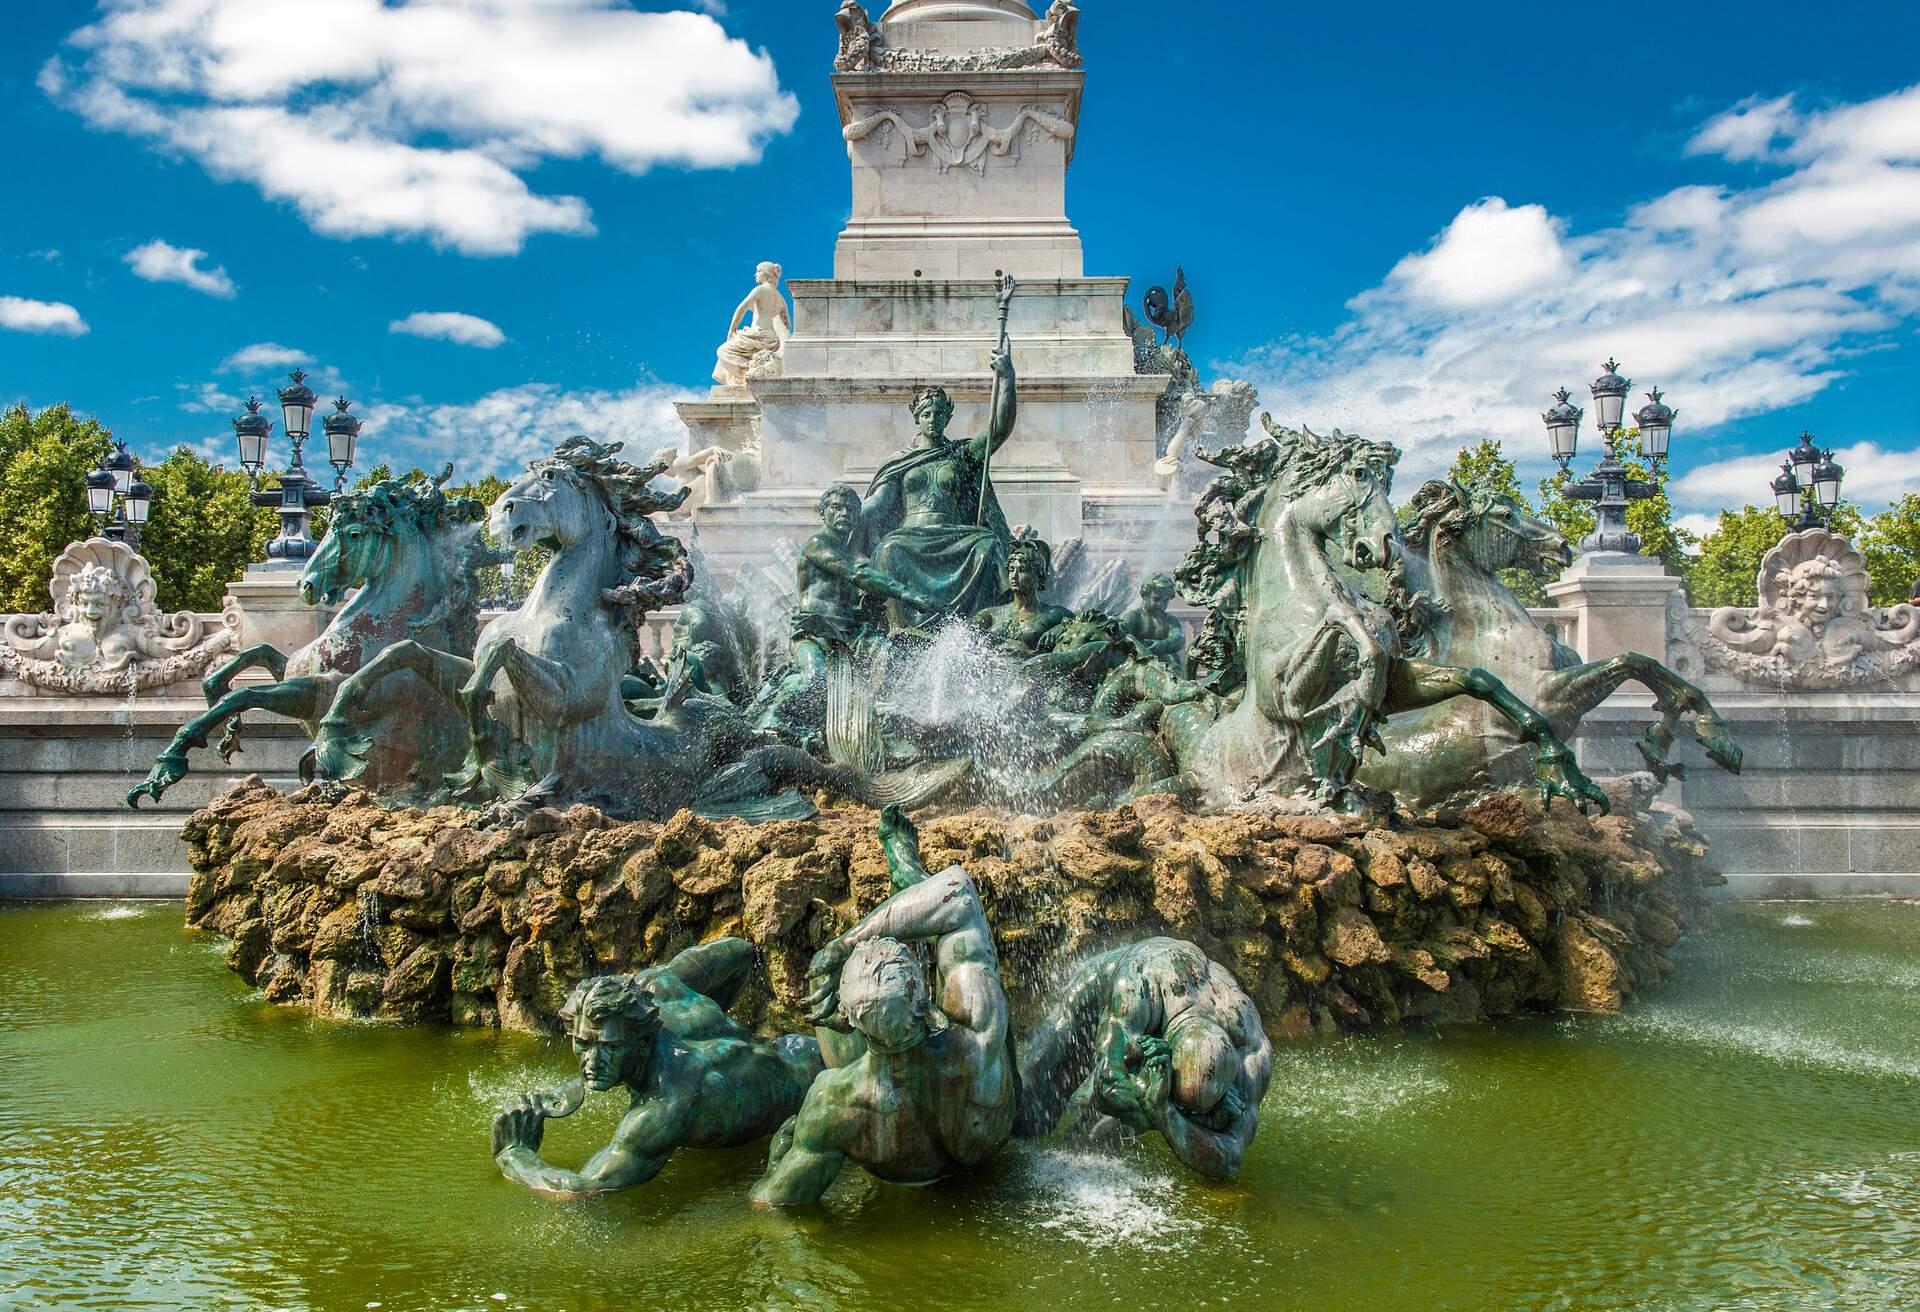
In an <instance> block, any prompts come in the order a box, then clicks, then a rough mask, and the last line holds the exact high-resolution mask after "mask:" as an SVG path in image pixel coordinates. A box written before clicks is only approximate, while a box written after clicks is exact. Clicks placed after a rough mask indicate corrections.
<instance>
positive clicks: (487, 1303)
mask: <svg viewBox="0 0 1920 1312" xmlns="http://www.w3.org/2000/svg"><path fill="white" fill-rule="evenodd" d="M1717 914H1718V923H1717V925H1716V926H1715V928H1714V930H1713V931H1712V932H1711V933H1710V934H1709V935H1706V936H1703V937H1702V938H1701V939H1699V940H1698V941H1697V942H1695V943H1693V944H1692V945H1690V946H1689V947H1688V948H1687V949H1686V950H1685V951H1684V953H1683V957H1682V970H1681V974H1680V976H1679V978H1678V979H1677V980H1676V982H1675V983H1674V984H1672V985H1671V986H1669V987H1668V988H1667V989H1665V990H1663V991H1662V992H1661V993H1660V994H1659V996H1657V997H1656V998H1653V999H1651V1000H1649V1001H1648V1002H1646V1003H1643V1004H1641V1005H1638V1006H1636V1007H1635V1008H1634V1009H1633V1010H1632V1011H1631V1012H1630V1013H1629V1014H1627V1015H1625V1016H1621V1017H1615V1018H1595V1017H1565V1018H1541V1019H1537V1020H1529V1021H1524V1022H1519V1023H1513V1024H1505V1025H1500V1026H1497V1027H1488V1028H1476V1029H1458V1030H1449V1031H1442V1032H1428V1033H1403V1034H1392V1035H1385V1036H1380V1037H1369V1038H1356V1039H1342V1040H1337V1041H1330V1042H1313V1043H1309V1044H1305V1045H1301V1046H1297V1047H1293V1048H1290V1049H1283V1050H1282V1051H1281V1052H1280V1054H1279V1056H1278V1060H1277V1062H1276V1069H1275V1072H1274V1083H1273V1088H1272V1091H1271V1092H1270V1093H1269V1094H1268V1097H1267V1100H1266V1103H1265V1106H1264V1107H1263V1109H1262V1120H1261V1125H1260V1137H1259V1139H1258V1141H1257V1142H1256V1143H1255V1145H1254V1148H1253V1151H1252V1153H1251V1155H1250V1156H1249V1158H1248V1160H1247V1164H1246V1169H1245V1170H1244V1171H1243V1173H1242V1174H1241V1176H1240V1178H1239V1179H1238V1180H1236V1181H1234V1182H1233V1183H1232V1184H1230V1185H1226V1186H1213V1185H1207V1184H1203V1183H1201V1182H1198V1181H1196V1180H1193V1179H1191V1178H1189V1177H1187V1176H1185V1175H1182V1174H1181V1173H1180V1172H1179V1171H1178V1170H1177V1169H1175V1167H1174V1165H1173V1163H1172V1160H1171V1158H1169V1157H1168V1156H1167V1154H1166V1153H1165V1151H1164V1149H1163V1148H1161V1147H1160V1146H1159V1145H1158V1144H1154V1145H1153V1146H1152V1147H1151V1148H1147V1149H1141V1150H1137V1151H1131V1152H1126V1153H1122V1154H1119V1155H1099V1154H1093V1153H1088V1152H1082V1151H1076V1150H1072V1149H1069V1148H1065V1147H1061V1146H1054V1145H1046V1144H1038V1145H1033V1144H1028V1145H1015V1146H1014V1147H1011V1148H1009V1149H1008V1150H1007V1151H1006V1152H1004V1153H1003V1154H1002V1155H1001V1157H1000V1158H999V1159H998V1162H997V1164H996V1166H995V1168H994V1169H993V1170H991V1171H989V1172H987V1173H986V1174H985V1175H984V1176H982V1177H980V1178H977V1179H973V1180H969V1181H965V1182H961V1183H956V1184H952V1185H949V1186H936V1187H933V1188H928V1189H918V1190H911V1189H899V1188H892V1187H888V1186H883V1185H878V1184H876V1183H874V1182H873V1181H871V1180H870V1179H868V1178H867V1177H865V1176H864V1175H862V1174H861V1173H860V1172H859V1171H857V1170H853V1169H849V1171H848V1172H847V1173H846V1175H845V1176H844V1177H843V1179H842V1180H841V1181H840V1182H839V1183H838V1184H837V1185H836V1186H835V1187H834V1189H833V1191H832V1193H831V1194H830V1195H829V1196H828V1200H827V1203H826V1205H825V1206H824V1207H822V1208H820V1209H817V1210H815V1211H813V1212H811V1213H809V1214H805V1215H769V1214H765V1213H759V1212H754V1211H752V1210H750V1209H749V1208H748V1207H747V1206H746V1194H747V1190H748V1188H749V1187H750V1186H751V1184H752V1182H753V1180H754V1179H755V1177H756V1176H757V1174H758V1171H759V1167H760V1153H759V1152H757V1151H754V1150H741V1151H739V1152H728V1153H718V1154H714V1153H707V1154H699V1153H689V1154H682V1155H681V1156H680V1157H678V1158H676V1159H675V1160H674V1161H673V1162H672V1163H671V1164H670V1165H669V1166H668V1167H667V1169H666V1171H665V1172H664V1173H663V1174H662V1175H661V1177H660V1178H659V1179H658V1180H656V1181H655V1182H654V1183H653V1184H651V1185H648V1186H646V1187H644V1188H642V1189H639V1190H636V1191H633V1192H631V1193H628V1194H625V1195H620V1196H617V1197H614V1198H609V1199H600V1200H574V1201H556V1200H552V1199H546V1198H540V1197H535V1196H533V1195H530V1194H528V1193H525V1192H523V1191H522V1190H520V1189H518V1188H517V1187H515V1186H513V1185H510V1184H508V1183H507V1182H506V1181H504V1180H502V1179H501V1178H500V1177H499V1176H498V1175H497V1174H496V1172H495V1171H494V1168H493V1165H492V1163H491V1161H490V1160H489V1159H488V1156H487V1127H488V1119H489V1114H490V1108H491V1105H492V1104H493V1102H494V1101H495V1100H496V1099H497V1098H498V1097H499V1096H501V1095H502V1094H504V1093H506V1092H507V1091H509V1090H512V1089H515V1088H517V1087H520V1086H524V1085H545V1084H549V1083H552V1082H554V1081H555V1080H556V1079H557V1078H558V1077H560V1076H561V1075H562V1074H563V1073H564V1072H565V1070H566V1068H567V1057H566V1055H565V1053H564V1052H563V1050H562V1049H561V1048H560V1047H559V1046H557V1045H553V1044H548V1043H546V1042H543V1041H540V1040H535V1039H530V1038H526V1037H524V1036H516V1035H501V1034H492V1033H459V1032H451V1031H446V1030H437V1029H415V1030H403V1029H396V1028H390V1027H384V1026H371V1025H349V1024H338V1023H332V1022H320V1021H315V1020H312V1019H309V1018H308V1017H306V1016H304V1015H302V1014H301V1013H299V1012H294V1011H285V1010H280V1009H277V1008H275V1007H272V1006H269V1005H267V1004H266V1003H264V1002H262V1001H261V1000H260V999H259V998H258V996H257V995H254V994H251V993H249V992H248V991H247V990H246V989H245V988H244V987H243V986H242V985H241V984H240V983H239V982H238V981H236V980H235V979H234V978H233V977H232V976H231V975H229V974H228V973H227V972H226V971H225V970H224V969H223V968H222V966H221V961H220V954H221V945H220V944H219V943H218V942H217V941H215V940H213V939H210V938H206V937H203V936H199V935H195V934H190V933H188V932H186V931H183V930H182V929H180V928H179V920H180V911H179V907H178V906H177V905H171V904H140V903H130V904H124V905H106V906H102V905H99V904H91V905H88V904H65V905H52V906H13V907H5V908H0V1306H5V1307H60V1308H115V1309H122V1308H148V1307H165V1308H175V1307H186V1308H226V1307H236V1308H238V1307H245V1308H299V1309H309V1308H312V1309H336V1308H338V1309H351V1308H364V1307H373V1306H375V1305H378V1306H380V1307H383V1308H387V1309H406V1308H485V1309H492V1308H565V1309H573V1310H575V1312H586V1310H589V1309H602V1308H621V1309H636V1308H655V1307H674V1308H679V1307H698V1308H707V1307H713V1308H918V1307H929V1308H933V1307H938V1308H951V1309H971V1308H1043V1309H1068V1308H1080V1307H1104V1306H1120V1307H1127V1308H1171V1309H1188V1308H1200V1307H1206V1306H1218V1307H1260V1308H1311V1309H1315V1310H1316V1312H1340V1310H1343V1309H1364V1310H1365V1312H1389V1310H1391V1309H1400V1308H1408V1309H1422V1310H1423V1312H1446V1310H1450V1309H1460V1310H1461V1312H1485V1310H1486V1309H1493V1308H1526V1309H1568V1310H1570V1312H1571V1310H1575V1309H1577V1310H1579V1312H1592V1310H1595V1309H1610V1308H1621V1309H1626V1308H1632V1309H1716V1310H1721V1309H1745V1308H1766V1309H1792V1310H1793V1312H1800V1310H1801V1309H1810V1308H1849V1309H1851V1308H1862V1309H1866V1308H1871V1309H1903V1308H1914V1307H1920V907H1916V906H1912V905H1887V904H1850V905H1832V904H1828V905H1804V904H1803V905H1788V904H1778V905H1775V904H1749V905H1738V906H1729V907H1726V908H1723V909H1721V910H1720V911H1719V912H1718V913H1717ZM617 1110H618V1107H617V1104H616V1103H615V1102H614V1101H613V1100H612V1099H610V1098H604V1097H603V1098H596V1099H594V1100H592V1101H590V1102H589V1104H588V1107H587V1109H586V1110H584V1111H583V1112H581V1114H580V1115H579V1116H576V1117H575V1118H573V1120H571V1121H566V1122H558V1123H556V1124H555V1125H554V1126H553V1127H552V1129H551V1131H550V1132H549V1135H548V1140H547V1142H548V1149H549V1152H550V1155H552V1156H554V1157H556V1158H558V1159H560V1160H564V1161H568V1162H573V1161H577V1160H578V1159H580V1158H581V1157H583V1156H584V1155H585V1154H586V1153H587V1152H588V1151H589V1150H590V1149H591V1148H592V1147H594V1146H597V1143H598V1141H599V1140H598V1138H597V1137H596V1136H598V1137H602V1138H603V1137H604V1135H605V1134H606V1132H607V1131H608V1129H609V1128H610V1126H611V1123H612V1119H613V1117H614V1115H615V1113H616V1112H617Z"/></svg>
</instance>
